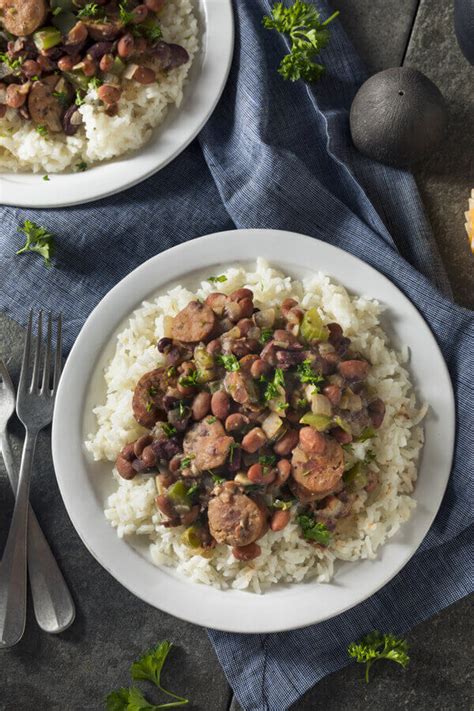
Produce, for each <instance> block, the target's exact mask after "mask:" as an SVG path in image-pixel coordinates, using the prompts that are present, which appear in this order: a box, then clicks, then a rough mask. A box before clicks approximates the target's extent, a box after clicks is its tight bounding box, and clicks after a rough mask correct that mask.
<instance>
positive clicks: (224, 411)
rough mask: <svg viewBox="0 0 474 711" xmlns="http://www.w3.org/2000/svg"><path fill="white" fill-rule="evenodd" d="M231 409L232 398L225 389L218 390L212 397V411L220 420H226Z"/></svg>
mask: <svg viewBox="0 0 474 711" xmlns="http://www.w3.org/2000/svg"><path fill="white" fill-rule="evenodd" d="M229 410H230V399H229V396H228V395H227V393H226V392H224V390H218V391H217V392H215V393H214V394H213V396H212V398H211V412H212V414H213V415H214V417H217V419H218V420H225V419H226V417H227V415H228V414H229Z"/></svg>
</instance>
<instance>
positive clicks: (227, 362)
mask: <svg viewBox="0 0 474 711" xmlns="http://www.w3.org/2000/svg"><path fill="white" fill-rule="evenodd" d="M216 362H217V363H218V365H222V366H223V367H224V368H225V369H226V370H227V371H228V372H229V373H232V372H235V371H237V370H240V363H239V361H238V359H237V357H236V356H235V355H234V354H233V353H231V354H229V355H218V356H216Z"/></svg>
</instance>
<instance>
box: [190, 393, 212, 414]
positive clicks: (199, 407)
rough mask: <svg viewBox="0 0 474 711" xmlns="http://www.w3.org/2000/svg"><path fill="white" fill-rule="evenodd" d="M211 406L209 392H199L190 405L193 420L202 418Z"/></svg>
mask: <svg viewBox="0 0 474 711" xmlns="http://www.w3.org/2000/svg"><path fill="white" fill-rule="evenodd" d="M210 407H211V393H208V392H205V391H203V392H200V393H198V394H197V395H196V397H195V398H194V400H193V404H192V405H191V412H192V416H193V420H202V419H203V418H204V417H206V415H207V414H208V412H209V410H210Z"/></svg>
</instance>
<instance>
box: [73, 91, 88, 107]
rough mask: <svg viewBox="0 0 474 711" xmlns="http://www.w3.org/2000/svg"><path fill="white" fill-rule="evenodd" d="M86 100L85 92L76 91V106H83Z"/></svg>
mask: <svg viewBox="0 0 474 711" xmlns="http://www.w3.org/2000/svg"><path fill="white" fill-rule="evenodd" d="M85 100H86V99H85V96H84V92H82V91H81V90H79V89H78V90H77V91H76V98H75V99H74V103H75V104H76V106H82V104H83V103H84V102H85Z"/></svg>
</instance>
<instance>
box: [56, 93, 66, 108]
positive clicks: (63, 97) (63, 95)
mask: <svg viewBox="0 0 474 711" xmlns="http://www.w3.org/2000/svg"><path fill="white" fill-rule="evenodd" d="M53 96H54V97H55V98H56V99H57V100H58V101H59V103H60V104H61V106H69V97H68V95H67V94H66V92H65V91H53Z"/></svg>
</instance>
